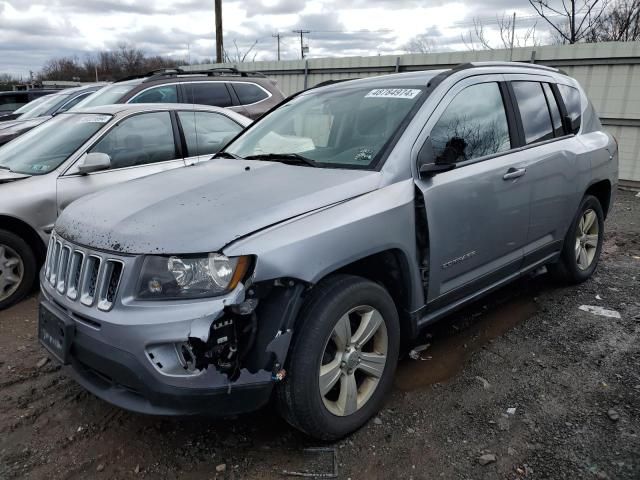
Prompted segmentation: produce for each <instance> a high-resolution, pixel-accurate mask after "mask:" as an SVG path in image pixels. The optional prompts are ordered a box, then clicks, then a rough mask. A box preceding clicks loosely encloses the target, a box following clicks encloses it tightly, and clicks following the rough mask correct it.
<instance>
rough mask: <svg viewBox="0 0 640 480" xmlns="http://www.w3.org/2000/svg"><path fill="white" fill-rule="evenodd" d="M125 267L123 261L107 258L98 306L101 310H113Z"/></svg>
mask: <svg viewBox="0 0 640 480" xmlns="http://www.w3.org/2000/svg"><path fill="white" fill-rule="evenodd" d="M123 267H124V265H123V264H122V262H119V261H115V260H107V262H106V264H105V268H104V272H103V276H102V282H101V286H100V295H99V297H98V308H99V309H100V310H104V311H107V310H111V307H112V306H113V302H114V301H115V298H116V294H117V292H118V285H119V284H120V277H121V276H122V270H123Z"/></svg>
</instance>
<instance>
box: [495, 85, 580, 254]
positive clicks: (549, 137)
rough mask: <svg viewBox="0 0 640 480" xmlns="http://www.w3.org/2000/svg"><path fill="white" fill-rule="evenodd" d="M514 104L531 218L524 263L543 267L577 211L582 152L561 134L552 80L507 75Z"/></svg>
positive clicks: (517, 157)
mask: <svg viewBox="0 0 640 480" xmlns="http://www.w3.org/2000/svg"><path fill="white" fill-rule="evenodd" d="M505 79H506V80H508V81H509V88H510V92H511V95H512V98H513V101H514V104H515V110H516V113H517V122H518V129H519V137H520V138H519V142H520V145H521V149H520V151H518V152H517V153H514V155H513V157H514V161H517V162H518V163H520V164H522V165H523V166H524V168H525V169H526V175H525V176H524V177H523V178H522V182H523V183H526V184H527V185H529V187H530V189H531V199H530V204H531V214H530V220H529V227H528V233H527V240H526V245H525V247H524V256H525V258H524V264H525V265H532V264H534V263H542V262H544V261H545V260H547V259H548V257H550V256H552V255H554V254H555V253H556V252H558V251H559V250H560V249H561V248H562V242H563V239H564V236H565V233H566V231H567V228H568V226H569V223H570V221H571V219H572V218H573V214H574V213H575V210H576V208H577V205H576V197H577V195H578V192H577V186H578V185H579V184H580V182H578V181H577V179H578V178H579V176H580V175H581V172H580V168H579V166H578V162H577V155H576V152H579V151H580V150H583V149H584V147H582V146H580V145H579V144H578V143H579V142H577V141H576V139H575V137H574V136H573V135H567V134H566V133H565V130H564V126H563V122H562V115H561V111H560V107H559V105H558V101H557V90H556V87H555V84H554V83H553V79H552V78H550V77H546V76H533V75H505Z"/></svg>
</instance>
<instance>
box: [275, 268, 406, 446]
mask: <svg viewBox="0 0 640 480" xmlns="http://www.w3.org/2000/svg"><path fill="white" fill-rule="evenodd" d="M399 347H400V326H399V321H398V312H397V311H396V308H395V304H394V303H393V299H392V298H391V296H390V295H389V293H388V292H387V291H386V290H385V289H384V288H383V287H382V286H380V285H378V284H376V283H374V282H371V281H369V280H366V279H364V278H361V277H356V276H351V275H337V276H334V277H330V278H328V279H327V280H326V281H324V282H322V283H321V284H319V285H318V286H317V287H315V289H314V290H313V292H312V294H311V298H310V299H309V301H308V302H307V303H306V306H305V307H304V308H303V311H302V312H301V317H300V319H299V321H298V323H297V325H296V335H295V337H294V340H293V346H292V348H291V351H290V354H289V358H288V360H287V368H286V370H287V372H288V373H287V377H286V379H285V380H284V382H282V384H280V385H278V388H277V399H278V406H279V409H280V411H281V413H282V415H283V417H284V418H285V419H286V420H287V421H288V422H289V423H290V424H291V425H293V426H294V427H296V428H298V429H299V430H302V431H303V432H305V433H307V434H308V435H310V436H312V437H315V438H317V439H320V440H336V439H339V438H341V437H343V436H345V435H347V434H349V433H351V432H353V431H354V430H357V429H358V428H360V427H361V426H362V425H364V424H365V423H366V422H367V420H368V419H369V418H370V417H371V416H373V415H374V414H375V413H376V412H377V411H378V410H379V409H380V407H381V406H382V403H383V401H384V397H385V396H386V394H387V393H388V392H389V390H390V389H391V387H392V385H393V376H394V373H395V370H396V366H397V363H398V352H399Z"/></svg>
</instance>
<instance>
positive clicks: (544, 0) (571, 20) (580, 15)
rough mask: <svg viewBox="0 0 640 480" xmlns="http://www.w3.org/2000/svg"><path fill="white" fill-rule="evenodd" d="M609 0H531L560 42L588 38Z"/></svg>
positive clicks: (575, 41)
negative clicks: (552, 1) (553, 0)
mask: <svg viewBox="0 0 640 480" xmlns="http://www.w3.org/2000/svg"><path fill="white" fill-rule="evenodd" d="M608 2H609V0H556V1H555V3H554V4H553V5H552V4H551V1H550V0H529V3H530V4H531V6H532V7H533V9H534V10H535V11H536V13H537V14H538V15H540V17H542V18H543V19H544V21H545V22H547V23H548V24H549V26H550V27H551V28H552V30H553V32H554V35H555V37H556V40H557V42H558V43H569V44H573V43H577V42H580V41H584V40H586V39H587V38H588V37H589V36H590V35H591V34H592V31H593V30H594V29H595V28H597V25H598V22H599V20H600V18H601V17H602V15H603V14H604V13H605V11H606V10H607V5H608Z"/></svg>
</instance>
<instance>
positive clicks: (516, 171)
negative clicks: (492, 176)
mask: <svg viewBox="0 0 640 480" xmlns="http://www.w3.org/2000/svg"><path fill="white" fill-rule="evenodd" d="M525 173H527V169H526V168H513V167H511V168H510V169H509V170H507V173H505V174H504V175H503V176H502V179H503V180H513V179H514V178H519V177H521V176H523V175H524V174H525Z"/></svg>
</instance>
